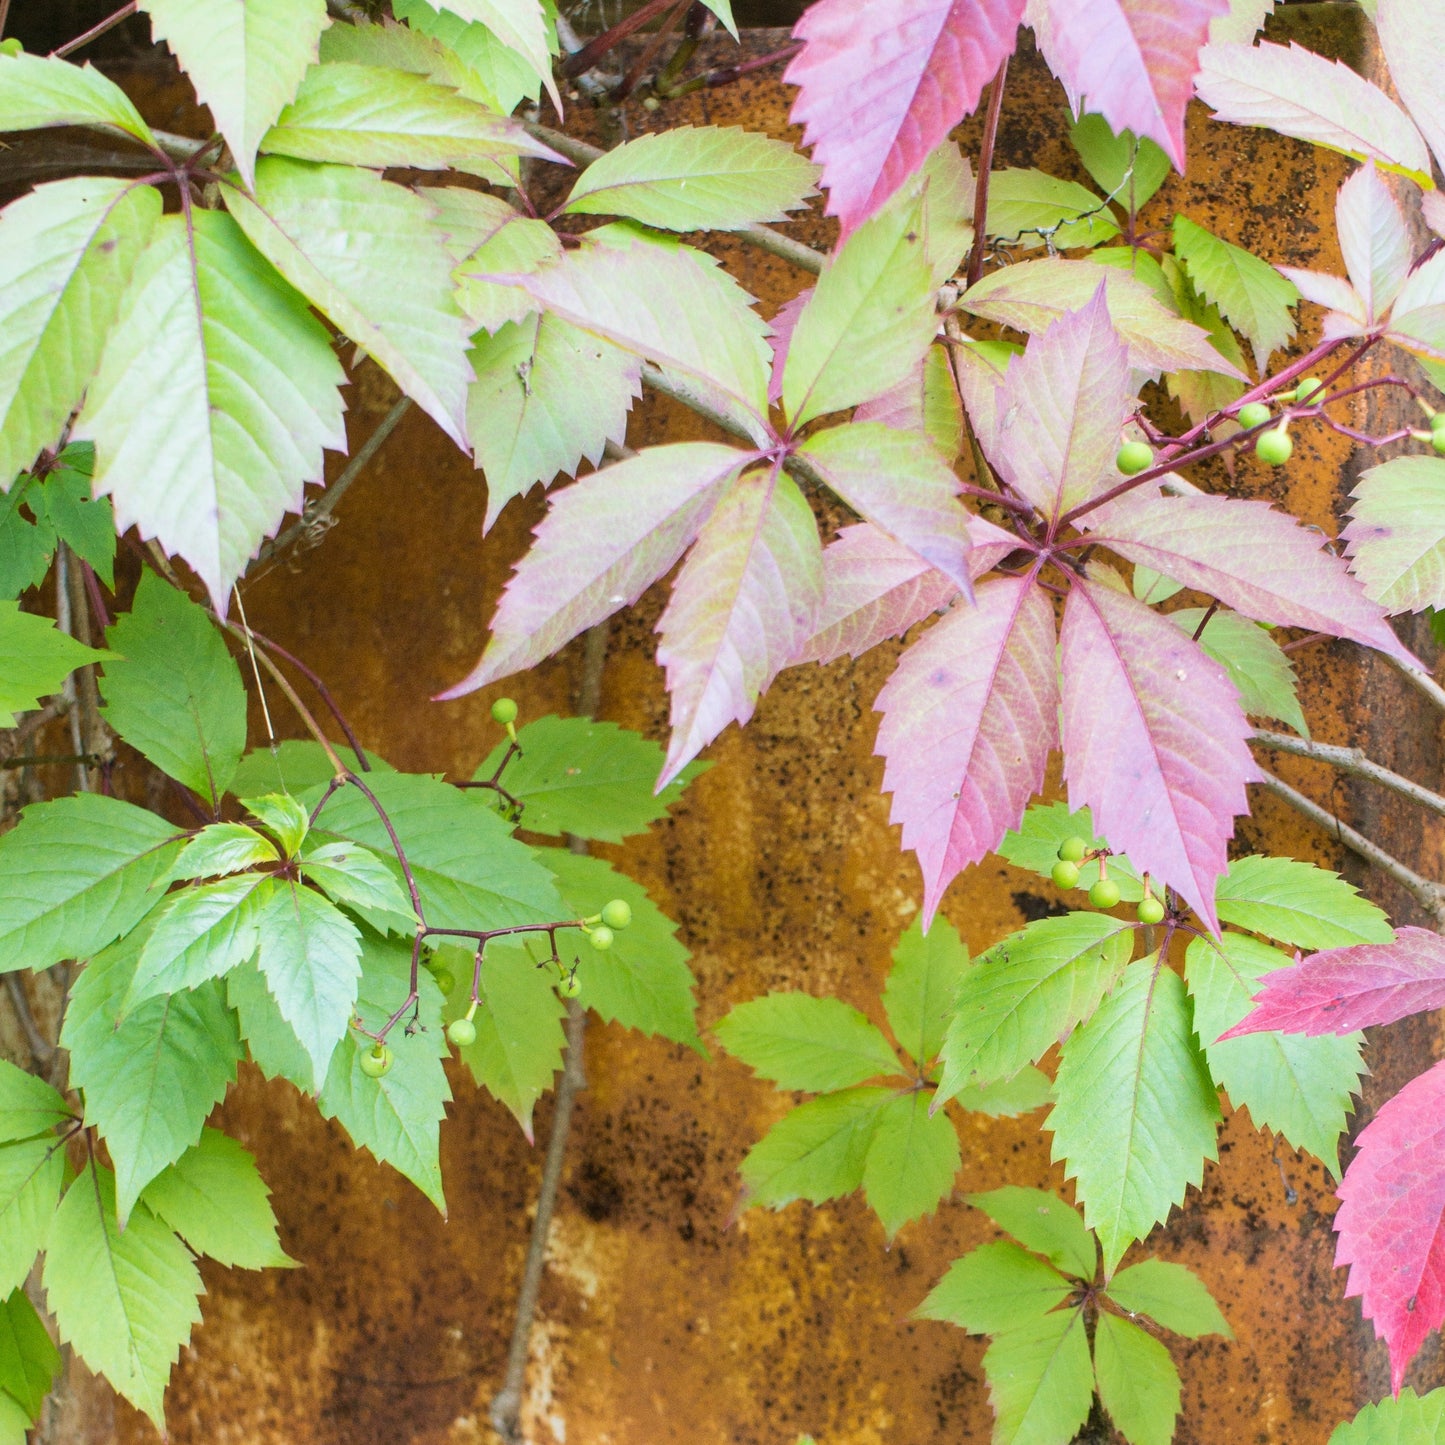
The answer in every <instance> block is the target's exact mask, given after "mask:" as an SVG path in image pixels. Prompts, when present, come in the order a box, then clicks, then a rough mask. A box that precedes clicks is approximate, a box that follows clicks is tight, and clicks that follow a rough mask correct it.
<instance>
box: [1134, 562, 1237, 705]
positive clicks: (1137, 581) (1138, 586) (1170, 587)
mask: <svg viewBox="0 0 1445 1445" xmlns="http://www.w3.org/2000/svg"><path fill="white" fill-rule="evenodd" d="M1130 590H1131V591H1132V592H1133V593H1134V595H1135V596H1136V597H1137V598H1138V599H1139V600H1140V601H1141V602H1148V603H1149V604H1151V605H1156V604H1158V603H1160V602H1167V601H1168V600H1169V599H1170V598H1171V597H1173V596H1176V595H1177V594H1178V593H1180V592H1182V591H1183V590H1184V584H1183V583H1182V582H1176V581H1175V580H1174V579H1173V578H1172V577H1166V576H1165V575H1164V574H1163V573H1162V572H1156V571H1154V569H1153V568H1152V567H1146V566H1144V564H1143V563H1142V562H1136V563H1135V564H1134V576H1133V579H1132V581H1131V583H1130ZM1178 615H1179V614H1178V613H1175V612H1171V613H1170V614H1169V616H1171V617H1177V616H1178ZM1183 625H1184V624H1183V623H1181V624H1180V626H1181V627H1182V626H1183ZM1197 625H1198V624H1197V623H1196V626H1197ZM1232 680H1233V679H1232V678H1231V681H1232ZM1238 685H1239V684H1238V683H1237V682H1236V683H1235V686H1236V687H1237V686H1238Z"/></svg>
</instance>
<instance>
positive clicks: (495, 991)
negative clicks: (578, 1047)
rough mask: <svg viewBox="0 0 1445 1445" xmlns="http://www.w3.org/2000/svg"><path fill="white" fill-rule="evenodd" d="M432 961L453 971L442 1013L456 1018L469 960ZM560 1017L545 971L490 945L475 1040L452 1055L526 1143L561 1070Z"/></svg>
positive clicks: (453, 956)
mask: <svg viewBox="0 0 1445 1445" xmlns="http://www.w3.org/2000/svg"><path fill="white" fill-rule="evenodd" d="M437 956H438V957H439V958H444V959H447V960H448V961H450V962H452V963H453V964H454V965H455V966H454V967H453V970H452V971H453V973H454V974H455V976H456V979H457V988H456V991H455V992H454V993H453V995H452V999H451V1003H450V1005H449V1008H448V1012H449V1013H452V1014H455V1015H457V1016H460V1015H461V1014H464V1013H465V1012H466V1010H467V1007H468V1005H467V1003H466V993H467V992H468V990H466V989H465V987H464V984H465V983H470V982H471V974H472V957H471V955H470V954H467V953H463V952H462V951H461V950H460V949H455V948H445V949H439V950H438V952H437ZM566 1012H567V1006H566V1004H564V1003H563V1002H562V1000H561V999H560V998H558V997H557V991H556V989H554V988H553V987H552V977H551V976H550V975H549V973H548V970H546V969H545V968H538V967H537V966H536V963H535V960H534V959H533V958H532V957H531V956H530V955H529V954H528V953H527V952H526V950H525V949H522V948H517V947H510V948H509V947H505V946H498V945H496V944H493V945H492V946H491V947H489V948H488V949H487V954H486V959H485V960H484V962H483V964H482V989H481V1001H480V1007H479V1008H478V1010H477V1012H476V1015H475V1017H474V1018H473V1019H472V1022H473V1023H474V1024H475V1025H476V1026H477V1040H476V1042H475V1043H473V1044H468V1045H467V1046H466V1047H465V1048H461V1049H459V1050H458V1051H457V1052H458V1053H459V1054H460V1055H461V1057H462V1061H463V1063H465V1064H466V1066H467V1067H468V1068H469V1069H470V1070H471V1071H472V1077H473V1078H474V1079H475V1080H476V1081H477V1083H479V1084H480V1085H481V1086H482V1087H483V1088H484V1089H486V1090H487V1092H488V1093H490V1094H491V1095H492V1097H493V1098H494V1099H496V1100H497V1101H498V1102H500V1103H502V1104H505V1105H506V1106H507V1108H508V1109H510V1110H511V1112H512V1116H513V1118H515V1119H516V1121H517V1123H518V1124H520V1125H521V1126H522V1132H523V1133H524V1134H525V1135H526V1136H527V1142H528V1143H531V1142H532V1111H533V1109H534V1108H536V1105H537V1100H538V1099H540V1098H541V1097H542V1095H543V1094H545V1093H546V1092H547V1090H548V1089H550V1088H551V1087H552V1076H553V1074H555V1073H556V1072H557V1070H558V1069H560V1068H561V1067H562V1049H563V1047H564V1045H565V1044H566V1036H565V1035H564V1034H563V1032H562V1016H563V1015H564V1014H565V1013H566Z"/></svg>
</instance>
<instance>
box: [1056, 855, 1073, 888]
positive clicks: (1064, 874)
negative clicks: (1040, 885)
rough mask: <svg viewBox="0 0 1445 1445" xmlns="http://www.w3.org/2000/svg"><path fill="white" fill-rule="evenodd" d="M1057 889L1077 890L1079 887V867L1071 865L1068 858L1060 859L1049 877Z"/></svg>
mask: <svg viewBox="0 0 1445 1445" xmlns="http://www.w3.org/2000/svg"><path fill="white" fill-rule="evenodd" d="M1049 876H1050V877H1051V878H1052V879H1053V880H1054V884H1055V886H1056V887H1059V888H1077V887H1078V886H1079V865H1078V864H1077V863H1071V862H1069V860H1068V859H1067V858H1060V859H1059V861H1058V862H1057V863H1055V864H1054V869H1053V872H1052V873H1051V874H1050V875H1049Z"/></svg>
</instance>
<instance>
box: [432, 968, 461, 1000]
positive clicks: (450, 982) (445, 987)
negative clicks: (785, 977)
mask: <svg viewBox="0 0 1445 1445" xmlns="http://www.w3.org/2000/svg"><path fill="white" fill-rule="evenodd" d="M432 978H433V980H434V981H435V982H436V986H437V987H438V988H439V989H441V991H442V997H443V998H445V997H446V996H447V995H448V994H449V993H450V992H451V991H452V990H453V989H454V988H455V987H456V986H457V981H456V977H455V976H454V975H453V973H452V971H451V969H449V968H437V969H433V970H432Z"/></svg>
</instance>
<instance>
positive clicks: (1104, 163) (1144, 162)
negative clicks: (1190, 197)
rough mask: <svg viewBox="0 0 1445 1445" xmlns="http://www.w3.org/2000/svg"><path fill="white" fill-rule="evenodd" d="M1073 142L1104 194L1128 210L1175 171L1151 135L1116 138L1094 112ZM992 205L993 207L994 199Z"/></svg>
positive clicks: (1079, 126) (1078, 122)
mask: <svg viewBox="0 0 1445 1445" xmlns="http://www.w3.org/2000/svg"><path fill="white" fill-rule="evenodd" d="M1069 139H1070V140H1072V141H1073V143H1074V149H1075V150H1076V151H1078V153H1079V159H1080V160H1081V161H1083V163H1084V169H1085V170H1086V171H1088V173H1089V174H1090V175H1091V176H1093V178H1094V180H1095V181H1096V182H1097V183H1098V185H1099V186H1100V187H1101V188H1102V190H1103V191H1104V194H1105V195H1107V196H1108V197H1109V199H1110V200H1113V201H1117V202H1118V203H1119V204H1120V205H1121V206H1122V207H1123V208H1124V209H1125V210H1126V211H1138V210H1139V209H1140V208H1141V207H1142V206H1143V205H1144V203H1145V202H1146V201H1147V200H1148V199H1149V197H1150V196H1152V195H1153V194H1154V192H1155V191H1157V190H1158V189H1159V187H1160V186H1162V185H1163V184H1164V181H1165V179H1166V177H1167V176H1168V175H1169V172H1170V170H1171V169H1172V166H1171V165H1170V162H1169V157H1168V156H1166V155H1165V154H1164V152H1163V151H1162V150H1161V149H1160V148H1159V146H1158V145H1156V144H1155V143H1154V142H1153V141H1152V140H1150V139H1149V138H1148V137H1147V136H1146V137H1145V138H1144V139H1143V140H1139V139H1138V138H1137V137H1136V136H1135V134H1134V132H1133V131H1130V130H1126V131H1122V132H1121V133H1120V134H1118V135H1115V134H1114V132H1113V130H1112V129H1111V128H1110V126H1109V122H1108V121H1106V120H1105V119H1104V117H1103V116H1102V115H1095V114H1093V113H1092V112H1090V113H1089V114H1087V115H1081V116H1080V117H1079V118H1078V120H1076V121H1075V122H1074V128H1073V129H1072V130H1071V131H1070V132H1069ZM1131 169H1132V174H1130V172H1131ZM989 205H990V207H992V205H993V197H992V196H990V197H989Z"/></svg>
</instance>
